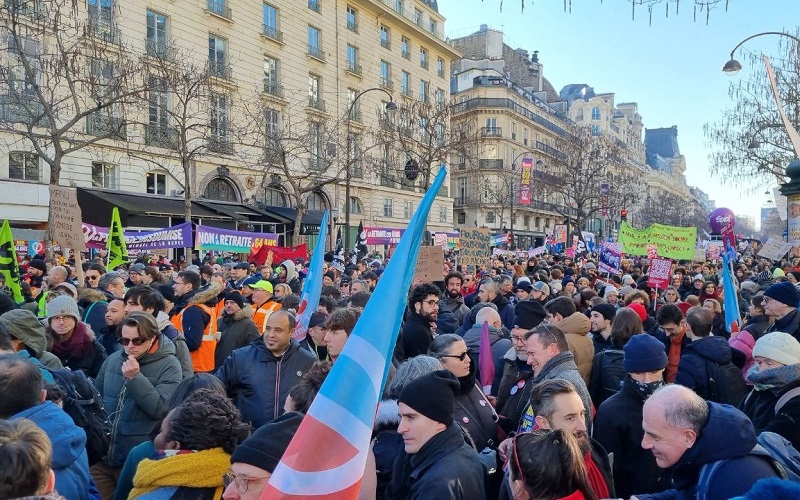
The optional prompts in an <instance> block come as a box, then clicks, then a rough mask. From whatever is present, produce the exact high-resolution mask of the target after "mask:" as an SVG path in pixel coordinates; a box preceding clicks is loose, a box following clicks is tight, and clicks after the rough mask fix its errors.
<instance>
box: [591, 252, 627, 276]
mask: <svg viewBox="0 0 800 500" xmlns="http://www.w3.org/2000/svg"><path fill="white" fill-rule="evenodd" d="M621 262H622V255H621V254H620V253H619V252H617V251H615V250H613V249H611V248H609V247H607V246H604V247H602V248H601V249H600V260H599V262H598V263H597V266H598V267H599V268H600V270H601V271H605V272H607V273H608V274H617V273H618V272H619V266H620V264H621Z"/></svg>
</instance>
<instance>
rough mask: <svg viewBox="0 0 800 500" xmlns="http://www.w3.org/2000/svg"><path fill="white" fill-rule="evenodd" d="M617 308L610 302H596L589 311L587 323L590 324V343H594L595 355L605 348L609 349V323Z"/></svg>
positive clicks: (612, 320)
mask: <svg viewBox="0 0 800 500" xmlns="http://www.w3.org/2000/svg"><path fill="white" fill-rule="evenodd" d="M616 314H617V308H616V307H614V306H612V305H611V304H607V303H604V304H597V305H596V306H594V307H592V311H591V313H589V324H590V325H591V334H590V335H591V337H592V344H593V345H594V355H595V356H597V355H598V354H600V353H601V352H603V351H605V350H606V349H611V348H612V345H611V325H612V324H613V322H614V316H616Z"/></svg>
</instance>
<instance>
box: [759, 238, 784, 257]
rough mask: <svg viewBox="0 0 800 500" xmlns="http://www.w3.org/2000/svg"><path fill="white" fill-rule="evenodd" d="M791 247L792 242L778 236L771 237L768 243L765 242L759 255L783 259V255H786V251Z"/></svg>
mask: <svg viewBox="0 0 800 500" xmlns="http://www.w3.org/2000/svg"><path fill="white" fill-rule="evenodd" d="M791 248H792V244H791V243H786V242H785V241H783V240H782V239H780V238H777V237H775V238H770V239H768V240H767V242H766V243H764V246H762V247H761V250H759V251H758V256H759V257H764V258H765V259H770V260H781V257H783V256H784V255H786V252H788V251H789V250H790V249H791Z"/></svg>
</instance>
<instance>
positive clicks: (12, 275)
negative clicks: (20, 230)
mask: <svg viewBox="0 0 800 500" xmlns="http://www.w3.org/2000/svg"><path fill="white" fill-rule="evenodd" d="M0 274H2V275H3V276H5V278H6V286H7V287H8V288H10V289H11V298H12V299H14V302H16V303H17V304H21V303H22V300H23V299H22V288H21V287H20V286H19V281H20V279H21V278H20V275H19V262H17V249H16V248H15V247H14V237H13V236H11V226H10V225H9V224H8V219H6V220H5V221H4V222H3V229H2V230H0Z"/></svg>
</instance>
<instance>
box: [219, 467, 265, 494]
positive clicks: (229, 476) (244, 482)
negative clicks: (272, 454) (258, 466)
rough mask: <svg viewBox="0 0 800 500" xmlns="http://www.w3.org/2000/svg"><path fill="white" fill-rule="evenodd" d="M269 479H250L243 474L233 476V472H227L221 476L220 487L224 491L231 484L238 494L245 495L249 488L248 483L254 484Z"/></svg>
mask: <svg viewBox="0 0 800 500" xmlns="http://www.w3.org/2000/svg"><path fill="white" fill-rule="evenodd" d="M267 479H269V478H268V477H250V476H248V475H245V474H234V473H233V472H227V473H225V474H223V475H222V487H223V488H224V489H228V486H230V485H231V483H236V489H237V490H239V493H241V494H245V493H247V489H248V487H249V486H250V483H255V482H258V481H266V480H267Z"/></svg>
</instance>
